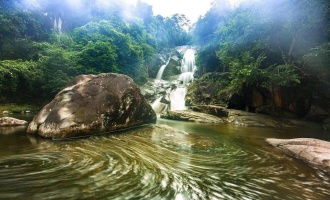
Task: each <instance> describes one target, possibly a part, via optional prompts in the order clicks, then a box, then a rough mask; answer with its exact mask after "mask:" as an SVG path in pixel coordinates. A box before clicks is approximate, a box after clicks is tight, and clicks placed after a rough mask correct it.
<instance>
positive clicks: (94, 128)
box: [27, 73, 157, 138]
mask: <svg viewBox="0 0 330 200" xmlns="http://www.w3.org/2000/svg"><path fill="white" fill-rule="evenodd" d="M156 119H157V118H156V114H155V112H154V111H153V110H152V108H151V106H150V104H149V103H148V102H147V101H146V99H145V98H144V97H143V96H142V94H141V92H140V90H139V88H138V87H137V86H136V85H135V83H134V82H133V80H132V79H131V78H129V77H128V76H125V75H121V74H114V73H104V74H99V75H81V76H78V77H77V78H76V79H75V80H73V81H72V82H71V83H69V84H68V85H67V87H66V88H64V89H63V90H62V91H60V92H59V93H58V94H57V95H56V97H55V98H54V99H53V100H52V101H51V102H50V103H49V104H48V105H46V106H45V107H44V108H43V109H42V110H41V111H40V112H39V113H38V114H37V116H35V118H34V119H33V121H32V122H31V123H30V124H29V126H28V129H27V132H28V133H29V134H37V135H39V136H42V137H45V138H67V137H79V136H86V135H90V134H95V133H100V132H108V131H113V130H119V129H124V128H129V127H134V126H139V125H143V124H147V123H155V122H156Z"/></svg>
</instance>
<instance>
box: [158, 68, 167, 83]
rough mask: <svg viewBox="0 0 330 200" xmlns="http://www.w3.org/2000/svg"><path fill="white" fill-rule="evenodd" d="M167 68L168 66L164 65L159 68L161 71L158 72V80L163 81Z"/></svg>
mask: <svg viewBox="0 0 330 200" xmlns="http://www.w3.org/2000/svg"><path fill="white" fill-rule="evenodd" d="M165 67H166V65H162V66H161V67H160V68H159V71H158V73H157V76H156V80H161V79H162V76H163V73H164V70H165Z"/></svg>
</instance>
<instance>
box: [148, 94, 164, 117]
mask: <svg viewBox="0 0 330 200" xmlns="http://www.w3.org/2000/svg"><path fill="white" fill-rule="evenodd" d="M162 98H163V97H159V98H158V99H156V100H155V101H154V102H153V103H152V104H151V107H152V109H153V110H154V111H155V112H156V113H161V112H162V111H163V110H165V109H166V107H167V105H166V104H164V103H161V102H160V101H161V100H162Z"/></svg>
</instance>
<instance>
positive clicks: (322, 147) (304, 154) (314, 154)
mask: <svg viewBox="0 0 330 200" xmlns="http://www.w3.org/2000/svg"><path fill="white" fill-rule="evenodd" d="M266 141H267V142H268V143H269V144H271V145H273V146H274V147H277V148H279V149H281V150H282V151H283V152H284V153H286V154H288V155H290V156H293V157H296V158H298V159H300V160H303V161H305V162H307V163H309V164H312V165H314V166H317V167H319V168H320V169H323V170H325V171H327V172H330V142H327V141H323V140H319V139H313V138H296V139H273V138H269V139H266Z"/></svg>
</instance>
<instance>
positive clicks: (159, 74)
mask: <svg viewBox="0 0 330 200" xmlns="http://www.w3.org/2000/svg"><path fill="white" fill-rule="evenodd" d="M170 60H171V56H170V57H169V58H168V60H167V62H166V63H165V65H162V66H161V67H160V68H159V70H158V73H157V76H156V80H162V77H163V73H164V70H165V68H166V66H167V65H168V63H169V62H170Z"/></svg>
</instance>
